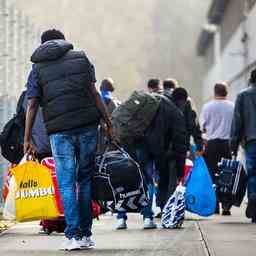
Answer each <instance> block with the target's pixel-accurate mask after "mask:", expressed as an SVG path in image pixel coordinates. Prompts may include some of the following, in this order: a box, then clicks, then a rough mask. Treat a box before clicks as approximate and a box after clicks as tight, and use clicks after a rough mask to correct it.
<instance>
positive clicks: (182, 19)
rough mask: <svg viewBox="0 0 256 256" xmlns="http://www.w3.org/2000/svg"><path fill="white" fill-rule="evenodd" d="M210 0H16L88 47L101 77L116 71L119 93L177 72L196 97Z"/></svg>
mask: <svg viewBox="0 0 256 256" xmlns="http://www.w3.org/2000/svg"><path fill="white" fill-rule="evenodd" d="M209 2H210V0H203V1H202V0H172V1H169V0H126V1H117V0H94V1H90V0H76V1H70V0H58V1H53V0H36V1H35V0H16V6H17V7H18V8H20V9H22V10H23V11H24V12H25V13H27V14H29V15H30V16H31V17H32V19H33V20H34V21H35V22H36V23H37V24H38V25H40V26H41V27H42V29H46V28H48V27H57V28H60V29H63V30H64V31H65V33H66V35H67V38H69V39H70V40H71V41H73V42H74V43H75V44H76V45H77V46H78V47H80V48H83V49H86V51H87V53H88V55H89V56H90V57H91V59H92V61H93V62H94V63H95V64H96V71H97V75H98V79H102V78H103V77H104V76H112V77H113V78H114V80H116V86H117V88H118V90H117V93H118V95H119V96H121V97H124V96H127V94H128V92H129V91H131V90H132V89H133V88H135V87H138V86H139V87H143V86H144V85H145V83H146V80H147V79H148V78H150V77H160V78H165V77H170V76H173V77H176V78H177V79H178V80H180V81H181V83H182V84H183V85H185V86H186V87H187V88H189V90H190V92H191V94H192V95H193V97H194V98H196V99H197V101H198V102H199V101H200V98H201V97H200V96H201V89H200V85H201V69H202V60H201V59H199V58H197V57H196V53H195V46H196V42H197V38H198V35H199V32H200V27H201V25H202V24H203V23H204V21H205V15H206V11H207V9H208V7H209Z"/></svg>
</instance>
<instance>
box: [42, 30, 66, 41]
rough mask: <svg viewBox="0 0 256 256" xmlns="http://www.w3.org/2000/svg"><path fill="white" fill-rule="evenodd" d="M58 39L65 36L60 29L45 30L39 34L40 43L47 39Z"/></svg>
mask: <svg viewBox="0 0 256 256" xmlns="http://www.w3.org/2000/svg"><path fill="white" fill-rule="evenodd" d="M58 39H63V40H65V36H64V34H63V33H62V32H61V31H59V30H57V29H49V30H46V31H44V32H43V33H42V35H41V43H42V44H43V43H45V42H47V41H51V40H58Z"/></svg>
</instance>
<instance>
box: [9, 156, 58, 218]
mask: <svg viewBox="0 0 256 256" xmlns="http://www.w3.org/2000/svg"><path fill="white" fill-rule="evenodd" d="M11 172H12V174H13V176H14V177H15V181H16V191H15V206H16V220H18V221H23V222H24V221H31V220H40V219H51V218H56V217H58V216H59V212H58V209H57V206H56V201H55V191H54V186H53V181H52V177H51V172H50V170H49V169H48V168H46V167H44V166H42V165H41V164H39V163H37V162H35V161H28V162H26V163H24V164H20V165H18V166H17V167H15V168H13V169H12V170H11Z"/></svg>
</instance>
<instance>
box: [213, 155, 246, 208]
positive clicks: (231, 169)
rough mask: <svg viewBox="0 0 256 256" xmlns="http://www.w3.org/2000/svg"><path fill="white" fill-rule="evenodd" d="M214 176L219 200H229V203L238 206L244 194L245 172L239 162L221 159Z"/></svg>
mask: <svg viewBox="0 0 256 256" xmlns="http://www.w3.org/2000/svg"><path fill="white" fill-rule="evenodd" d="M218 169H219V172H218V175H217V177H216V192H217V195H218V198H219V200H220V201H221V202H225V203H226V202H227V200H228V201H229V204H230V205H234V206H237V207H239V206H240V205H241V203H242V201H243V198H244V196H245V192H246V187H247V174H246V172H245V170H244V167H243V165H242V164H241V162H239V161H237V160H230V159H224V158H222V159H221V162H219V164H218Z"/></svg>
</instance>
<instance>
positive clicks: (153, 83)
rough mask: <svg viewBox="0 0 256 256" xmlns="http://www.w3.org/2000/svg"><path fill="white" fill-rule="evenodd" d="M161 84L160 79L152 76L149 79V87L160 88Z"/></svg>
mask: <svg viewBox="0 0 256 256" xmlns="http://www.w3.org/2000/svg"><path fill="white" fill-rule="evenodd" d="M159 84H160V80H159V79H157V78H152V79H150V80H148V88H150V89H153V90H154V89H158V88H159Z"/></svg>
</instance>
